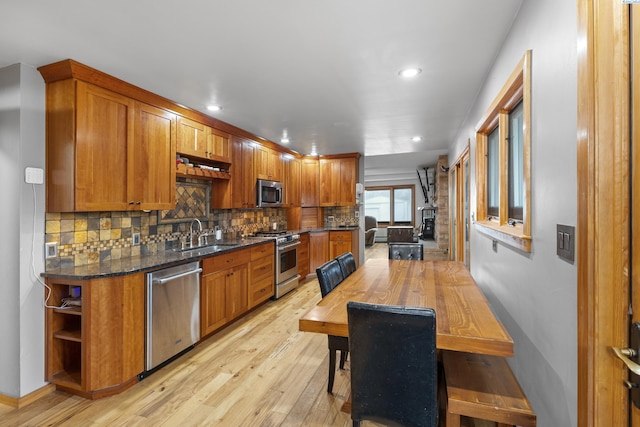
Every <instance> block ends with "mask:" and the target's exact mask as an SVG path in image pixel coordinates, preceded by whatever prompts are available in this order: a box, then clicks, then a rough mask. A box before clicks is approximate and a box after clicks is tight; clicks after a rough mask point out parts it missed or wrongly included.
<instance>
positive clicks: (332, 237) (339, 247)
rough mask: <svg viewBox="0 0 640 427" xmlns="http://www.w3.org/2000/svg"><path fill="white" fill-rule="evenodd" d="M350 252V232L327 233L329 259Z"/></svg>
mask: <svg viewBox="0 0 640 427" xmlns="http://www.w3.org/2000/svg"><path fill="white" fill-rule="evenodd" d="M345 252H351V231H330V232H329V259H332V258H335V257H337V256H338V255H342V254H343V253H345Z"/></svg>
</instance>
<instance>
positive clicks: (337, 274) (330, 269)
mask: <svg viewBox="0 0 640 427" xmlns="http://www.w3.org/2000/svg"><path fill="white" fill-rule="evenodd" d="M316 274H317V276H318V283H320V294H322V298H324V297H325V296H326V295H327V294H328V293H329V292H331V291H332V290H333V289H334V288H335V287H336V286H338V285H339V284H340V283H342V281H343V280H344V275H343V274H342V269H341V268H340V264H339V263H338V261H337V260H335V259H332V260H331V261H329V262H326V263H324V264H323V265H321V266H320V267H318V268H316ZM328 337H329V339H328V345H329V382H328V384H327V393H333V381H334V377H335V374H336V352H337V351H340V369H344V362H345V361H346V360H347V355H348V354H349V338H347V337H340V336H337V335H328Z"/></svg>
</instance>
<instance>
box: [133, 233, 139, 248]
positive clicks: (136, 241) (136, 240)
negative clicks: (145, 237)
mask: <svg viewBox="0 0 640 427" xmlns="http://www.w3.org/2000/svg"><path fill="white" fill-rule="evenodd" d="M131 237H132V240H133V246H138V245H139V244H140V233H133V234H132V236H131Z"/></svg>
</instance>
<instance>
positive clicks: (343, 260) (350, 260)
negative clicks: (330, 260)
mask: <svg viewBox="0 0 640 427" xmlns="http://www.w3.org/2000/svg"><path fill="white" fill-rule="evenodd" d="M336 261H338V264H340V269H341V270H342V275H343V276H344V278H345V279H346V278H347V277H349V276H350V275H351V273H353V272H354V271H356V268H357V267H356V259H355V257H354V256H353V254H352V253H351V252H345V253H343V254H341V255H338V256H337V257H336Z"/></svg>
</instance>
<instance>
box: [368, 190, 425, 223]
mask: <svg viewBox="0 0 640 427" xmlns="http://www.w3.org/2000/svg"><path fill="white" fill-rule="evenodd" d="M397 189H410V190H411V205H412V207H411V223H407V222H406V221H402V222H396V221H395V218H394V215H395V212H394V211H395V200H394V196H395V190H397ZM375 190H389V195H390V197H389V200H390V206H389V209H390V211H389V221H380V220H379V219H378V226H379V227H388V226H393V225H396V224H399V225H411V226H412V227H415V223H416V213H415V206H416V186H415V185H413V184H404V185H380V186H370V187H366V188H365V191H375ZM365 212H366V207H365Z"/></svg>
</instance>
